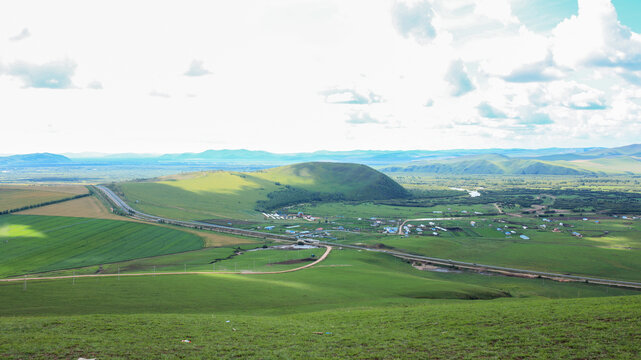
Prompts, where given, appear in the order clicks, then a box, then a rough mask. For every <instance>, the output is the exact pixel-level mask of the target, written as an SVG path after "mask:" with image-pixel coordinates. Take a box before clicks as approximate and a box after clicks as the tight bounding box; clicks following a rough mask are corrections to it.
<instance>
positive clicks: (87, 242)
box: [0, 215, 203, 277]
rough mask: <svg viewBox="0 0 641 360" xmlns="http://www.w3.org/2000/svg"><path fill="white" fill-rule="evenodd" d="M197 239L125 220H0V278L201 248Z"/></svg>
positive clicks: (24, 217) (26, 217) (8, 217)
mask: <svg viewBox="0 0 641 360" xmlns="http://www.w3.org/2000/svg"><path fill="white" fill-rule="evenodd" d="M202 247H203V240H202V238H201V237H199V236H198V235H195V234H192V233H188V232H184V231H181V230H176V229H170V228H166V227H160V226H154V225H148V224H141V223H135V222H128V221H117V220H104V219H89V218H69V217H58V216H38V215H5V216H1V217H0V277H9V276H15V275H22V274H28V273H37V272H46V271H52V270H59V269H69V268H77V267H83V266H88V265H96V264H104V263H111V262H117V261H123V260H129V259H135V258H141V257H148V256H154V255H162V254H171V253H176V252H182V251H188V250H195V249H200V248H202Z"/></svg>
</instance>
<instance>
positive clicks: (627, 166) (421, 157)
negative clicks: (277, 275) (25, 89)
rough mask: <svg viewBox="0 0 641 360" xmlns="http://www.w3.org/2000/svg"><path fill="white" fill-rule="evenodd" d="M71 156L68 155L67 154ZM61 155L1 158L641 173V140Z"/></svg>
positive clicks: (57, 162)
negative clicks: (537, 146) (582, 144)
mask: <svg viewBox="0 0 641 360" xmlns="http://www.w3.org/2000/svg"><path fill="white" fill-rule="evenodd" d="M65 155H66V156H65ZM65 155H56V154H49V153H38V154H26V155H12V156H5V157H0V167H40V166H65V165H66V166H72V165H91V166H101V165H123V164H126V165H142V164H144V165H152V166H160V167H162V166H172V167H175V166H180V165H185V166H194V165H202V166H207V167H211V168H216V167H217V166H220V167H221V168H222V167H224V168H227V169H230V168H233V167H234V166H238V167H239V168H240V167H243V166H245V167H247V166H252V167H254V168H268V167H274V166H279V165H285V164H293V163H300V162H313V161H316V162H318V161H323V162H346V163H360V164H366V165H370V166H373V167H376V168H377V169H380V170H382V171H385V172H421V173H440V174H548V175H589V174H641V144H633V145H627V146H622V147H616V148H601V147H590V148H545V149H458V150H398V151H396V150H353V151H316V152H309V153H291V154H277V153H270V152H267V151H255V150H244V149H241V150H207V151H203V152H200V153H181V154H164V155H154V154H131V153H128V154H98V153H81V154H65Z"/></svg>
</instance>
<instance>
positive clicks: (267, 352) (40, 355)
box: [0, 296, 641, 359]
mask: <svg viewBox="0 0 641 360" xmlns="http://www.w3.org/2000/svg"><path fill="white" fill-rule="evenodd" d="M639 309H641V297H640V296H628V297H617V298H591V299H564V300H554V301H550V300H511V301H500V302H457V303H438V304H433V303H428V304H421V305H413V306H387V307H364V308H357V309H353V310H350V311H341V310H326V311H313V312H309V313H303V314H297V313H293V314H284V315H280V316H265V315H245V314H220V313H217V312H214V313H211V312H205V311H201V312H196V313H189V314H154V313H141V314H135V315H85V316H78V315H75V316H68V317H60V316H34V317H31V316H15V317H14V316H12V317H6V318H3V319H0V329H2V330H3V331H1V332H0V356H2V357H3V358H5V359H24V358H30V359H51V358H56V357H59V358H68V359H77V358H79V357H88V358H98V359H161V358H186V359H223V358H224V359H229V358H242V359H327V358H330V357H331V358H341V359H347V358H359V359H364V358H368V359H428V358H429V359H533V358H537V359H553V358H554V359H633V358H637V357H638V354H639V351H640V350H641V349H640V346H639V343H638V341H637V340H638V338H639V337H640V336H641V331H640V329H641V322H640V320H639V319H641V311H640V310H639ZM319 334H321V335H319ZM185 339H187V340H190V341H191V342H190V343H183V342H181V341H182V340H185Z"/></svg>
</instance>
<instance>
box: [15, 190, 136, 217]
mask: <svg viewBox="0 0 641 360" xmlns="http://www.w3.org/2000/svg"><path fill="white" fill-rule="evenodd" d="M19 214H24V215H48V216H69V217H85V218H96V219H113V220H129V219H128V218H126V217H122V216H118V215H115V214H113V213H111V212H110V211H109V209H107V208H106V207H105V206H104V205H103V204H102V203H101V202H100V200H98V199H97V198H95V197H93V196H88V197H84V198H80V199H74V200H70V201H65V202H62V203H58V204H53V205H47V206H42V207H37V208H33V209H29V210H24V211H20V212H19Z"/></svg>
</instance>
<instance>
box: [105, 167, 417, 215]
mask: <svg viewBox="0 0 641 360" xmlns="http://www.w3.org/2000/svg"><path fill="white" fill-rule="evenodd" d="M114 187H115V188H116V190H117V191H119V192H120V194H121V195H123V196H125V198H126V199H127V200H128V202H129V203H130V204H131V205H132V206H134V207H136V208H138V209H139V210H141V211H144V212H148V213H151V214H156V215H160V216H167V217H173V218H182V219H211V218H237V219H243V218H246V219H251V218H257V217H261V215H260V211H270V210H273V209H276V208H279V207H283V206H287V205H292V204H296V203H301V202H309V201H336V200H381V199H392V198H399V197H406V196H408V194H407V191H406V190H405V189H404V188H403V187H402V186H400V185H399V184H397V183H396V182H394V180H392V179H390V178H389V177H388V176H386V175H384V174H382V173H380V172H378V171H376V170H374V169H372V168H370V167H368V166H365V165H359V164H348V163H329V162H311V163H301V164H294V165H288V166H282V167H277V168H272V169H267V170H262V171H257V172H226V171H216V172H198V173H189V174H181V175H175V176H168V177H162V178H157V179H152V180H151V181H142V182H125V183H119V184H117V185H115V186H114Z"/></svg>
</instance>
